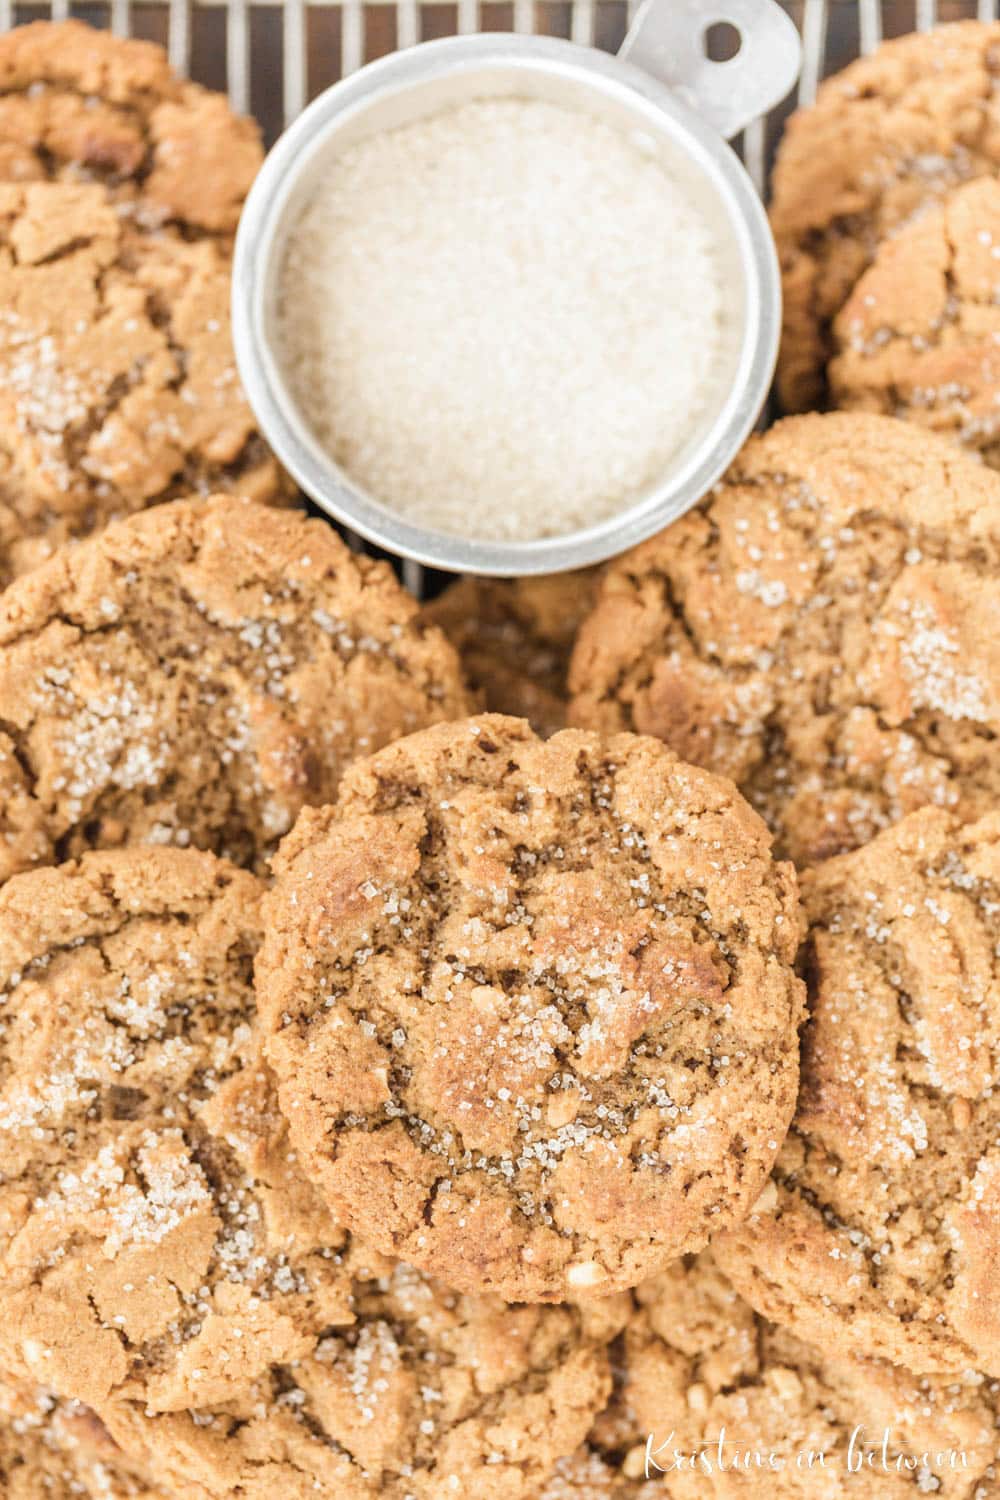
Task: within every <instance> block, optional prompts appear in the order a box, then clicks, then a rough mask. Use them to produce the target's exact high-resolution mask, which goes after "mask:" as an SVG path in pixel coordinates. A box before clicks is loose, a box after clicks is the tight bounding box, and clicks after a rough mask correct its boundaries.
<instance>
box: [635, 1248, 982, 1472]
mask: <svg viewBox="0 0 1000 1500" xmlns="http://www.w3.org/2000/svg"><path fill="white" fill-rule="evenodd" d="M635 1297H636V1310H635V1313H634V1315H633V1317H632V1319H631V1320H630V1322H629V1325H628V1327H627V1329H626V1331H625V1369H626V1373H625V1396H626V1399H627V1403H628V1408H629V1414H630V1419H631V1422H632V1424H633V1432H632V1446H631V1447H629V1448H627V1450H626V1451H625V1453H624V1455H623V1456H621V1457H620V1459H616V1460H615V1462H616V1463H620V1468H619V1472H621V1473H623V1474H624V1475H626V1476H628V1475H632V1476H635V1477H637V1478H638V1477H640V1476H642V1475H644V1474H645V1472H646V1471H647V1468H648V1472H649V1475H650V1481H651V1484H652V1487H651V1488H647V1487H646V1486H644V1485H642V1484H639V1485H638V1486H637V1490H638V1494H639V1495H640V1496H641V1495H643V1494H648V1495H649V1496H650V1500H652V1496H653V1495H655V1494H661V1493H662V1492H663V1491H664V1490H667V1491H668V1492H669V1494H670V1496H671V1500H696V1497H698V1496H705V1495H709V1496H712V1497H716V1500H808V1497H810V1496H819V1497H820V1500H847V1497H850V1496H852V1495H853V1496H858V1497H860V1500H908V1497H911V1496H913V1495H915V1494H928V1493H933V1494H935V1495H938V1496H940V1497H941V1500H986V1497H987V1496H988V1495H989V1496H993V1495H995V1494H996V1493H997V1491H996V1490H995V1489H994V1488H993V1486H994V1484H995V1482H996V1478H995V1469H994V1467H993V1465H994V1460H995V1457H996V1453H997V1429H996V1421H997V1410H998V1407H1000V1386H998V1384H997V1382H996V1381H990V1380H988V1379H985V1378H984V1377H982V1376H979V1375H975V1374H973V1373H972V1372H967V1373H966V1374H965V1375H964V1376H963V1377H962V1378H953V1377H945V1376H936V1377H935V1376H918V1375H914V1374H912V1373H911V1372H910V1371H909V1370H906V1369H902V1368H899V1367H897V1366H893V1365H891V1364H889V1363H887V1362H885V1361H880V1360H877V1359H873V1358H866V1357H864V1356H863V1355H856V1356H855V1355H849V1354H844V1353H843V1352H842V1351H839V1350H837V1349H835V1348H834V1349H831V1348H830V1347H829V1344H828V1343H827V1342H826V1341H824V1342H823V1343H822V1344H819V1345H815V1346H813V1345H809V1344H805V1343H803V1342H802V1340H800V1339H798V1338H796V1337H795V1336H794V1335H793V1334H791V1333H789V1332H788V1331H787V1330H786V1329H784V1328H781V1327H778V1326H776V1325H775V1324H773V1323H769V1322H767V1321H766V1320H765V1319H763V1318H761V1317H758V1316H756V1315H755V1314H754V1312H753V1309H752V1308H751V1307H750V1306H749V1305H748V1303H746V1302H745V1301H744V1300H743V1298H742V1297H740V1296H739V1294H738V1293H737V1292H736V1291H735V1289H734V1288H733V1286H732V1284H731V1283H730V1282H729V1281H728V1280H727V1278H726V1276H725V1275H724V1274H723V1273H722V1272H721V1271H720V1269H719V1266H718V1264H717V1263H716V1261H715V1259H714V1258H713V1256H712V1254H711V1252H708V1251H706V1252H703V1253H702V1254H701V1255H699V1256H697V1257H696V1258H690V1257H689V1258H687V1259H686V1260H679V1261H676V1262H674V1264H673V1265H671V1266H669V1267H668V1268H667V1269H666V1270H665V1271H664V1272H663V1273H662V1274H661V1275H659V1276H657V1277H655V1278H653V1279H652V1280H650V1281H648V1282H646V1283H644V1284H643V1285H642V1286H641V1287H639V1288H638V1289H637V1291H636V1294H635ZM886 1432H888V1439H887V1457H886V1462H885V1463H884V1464H883V1459H882V1451H881V1445H882V1441H883V1434H885V1433H886ZM720 1438H721V1439H722V1442H723V1448H722V1453H723V1459H724V1461H723V1463H721V1464H720V1461H719V1451H720V1450H719V1442H720ZM772 1454H773V1456H774V1457H773V1462H772V1457H771V1455H772ZM810 1454H811V1455H812V1459H811V1460H810V1458H809V1455H810ZM869 1454H871V1458H872V1462H871V1463H867V1462H859V1459H861V1458H863V1457H864V1458H867V1456H868V1455H869ZM820 1455H822V1458H821V1457H820ZM800 1456H801V1457H800ZM899 1457H902V1458H903V1462H902V1463H900V1464H899V1465H897V1464H896V1462H895V1460H896V1459H897V1458H899Z"/></svg>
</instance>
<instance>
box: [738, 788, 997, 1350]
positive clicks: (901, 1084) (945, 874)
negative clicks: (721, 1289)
mask: <svg viewBox="0 0 1000 1500" xmlns="http://www.w3.org/2000/svg"><path fill="white" fill-rule="evenodd" d="M803 893H804V897H805V903H806V913H807V917H808V921H809V936H808V940H807V943H806V946H805V949H804V963H805V971H806V974H807V977H808V983H809V990H810V1019H809V1023H808V1025H807V1027H806V1030H805V1033H804V1039H803V1053H802V1092H801V1095H800V1098H799V1104H798V1109H797V1112H796V1116H795V1120H794V1122H793V1125H792V1130H791V1132H790V1134H789V1136H788V1139H787V1141H786V1142H785V1144H784V1146H783V1147H782V1150H781V1152H780V1154H779V1156H778V1160H777V1163H776V1166H775V1171H774V1178H773V1181H772V1183H771V1184H770V1186H769V1189H768V1195H767V1197H766V1199H765V1200H764V1201H763V1202H762V1203H761V1204H760V1205H759V1208H758V1210H757V1211H755V1213H754V1214H753V1215H751V1217H750V1219H749V1220H748V1221H747V1222H746V1224H745V1225H744V1226H742V1227H741V1228H739V1229H738V1230H735V1231H733V1232H732V1233H730V1234H728V1235H723V1236H721V1237H720V1239H719V1240H718V1241H717V1242H716V1250H717V1254H718V1256H719V1258H720V1260H721V1262H722V1264H723V1265H724V1266H725V1268H726V1269H727V1270H728V1272H729V1273H730V1274H731V1276H732V1277H733V1279H734V1281H735V1282H736V1284H737V1285H738V1287H739V1288H740V1290H741V1291H742V1292H743V1293H744V1294H745V1295H746V1296H747V1297H748V1298H749V1299H750V1301H752V1302H753V1303H754V1305H755V1306H757V1307H758V1308H759V1309H760V1311H761V1312H763V1313H765V1314H766V1315H767V1316H769V1317H772V1318H775V1319H776V1320H777V1321H779V1322H781V1323H785V1324H788V1325H789V1326H790V1327H791V1328H793V1329H794V1330H795V1331H797V1332H798V1333H800V1334H801V1335H802V1337H803V1338H807V1339H810V1340H811V1341H814V1342H822V1343H823V1344H824V1346H825V1347H827V1348H831V1349H839V1350H844V1351H848V1352H856V1353H875V1354H879V1355H882V1356H883V1357H885V1358H886V1359H890V1360H893V1361H895V1362H897V1363H899V1364H905V1365H907V1366H909V1367H910V1368H911V1369H914V1370H922V1371H943V1372H947V1371H954V1372H961V1371H963V1370H967V1369H979V1370H985V1371H987V1372H988V1373H989V1374H992V1375H1000V1302H998V1299H997V1294H996V1288H997V1276H998V1267H1000V1093H998V1076H1000V997H998V988H997V952H998V945H1000V817H998V815H997V814H996V813H995V812H994V813H990V814H989V815H987V816H986V817H985V818H983V819H982V820H981V821H979V822H977V823H974V824H961V823H960V822H959V821H958V820H957V819H955V818H954V817H952V816H951V815H949V814H947V813H945V812H942V811H941V810H939V809H935V808H927V809H924V810H923V811H921V812H917V813H914V814H912V815H911V816H910V817H908V818H906V819H904V821H903V822H901V823H899V824H897V825H896V827H895V828H892V829H889V830H888V831H887V832H885V833H883V834H881V835H880V836H879V837H878V838H876V839H874V840H873V841H872V842H871V843H870V844H868V845H866V847H865V848H863V849H859V850H856V851H855V852H853V853H851V854H846V855H843V856H841V857H840V858H839V859H835V860H831V861H828V862H827V863H825V864H824V865H821V866H820V867H818V869H817V870H815V871H812V872H810V873H809V874H808V875H807V876H806V877H805V878H804V882H803Z"/></svg>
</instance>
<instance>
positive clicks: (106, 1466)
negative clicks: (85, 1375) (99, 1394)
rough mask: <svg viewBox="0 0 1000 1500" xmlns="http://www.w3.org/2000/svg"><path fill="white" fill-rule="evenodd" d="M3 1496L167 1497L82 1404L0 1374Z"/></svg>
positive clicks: (51, 1499)
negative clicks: (22, 1387) (24, 1388)
mask: <svg viewBox="0 0 1000 1500" xmlns="http://www.w3.org/2000/svg"><path fill="white" fill-rule="evenodd" d="M0 1492H2V1494H3V1496H4V1500H81V1497H82V1500H169V1497H168V1496H167V1495H166V1493H165V1491H163V1490H162V1489H160V1487H159V1486H158V1485H156V1484H154V1483H153V1482H152V1481H151V1480H150V1478H149V1476H148V1475H145V1474H142V1473H141V1472H139V1471H138V1470H137V1469H136V1468H135V1466H134V1465H132V1464H131V1463H129V1461H128V1460H127V1459H126V1458H125V1456H124V1454H123V1453H122V1451H121V1449H120V1448H119V1447H118V1446H117V1444H116V1443H114V1442H113V1441H112V1439H111V1437H110V1435H109V1434H108V1433H107V1431H106V1430H105V1429H104V1428H103V1427H102V1424H101V1423H100V1422H99V1421H98V1420H97V1418H96V1417H95V1416H94V1414H93V1413H92V1412H91V1411H89V1410H88V1409H87V1408H81V1407H79V1406H78V1405H77V1404H76V1403H75V1402H62V1401H58V1400H57V1399H56V1398H55V1397H52V1396H49V1395H47V1394H45V1393H44V1392H38V1393H37V1394H33V1395H31V1396H28V1395H26V1394H23V1393H21V1392H19V1391H15V1390H14V1389H13V1387H11V1386H10V1385H8V1384H6V1383H5V1382H4V1381H3V1380H2V1379H0Z"/></svg>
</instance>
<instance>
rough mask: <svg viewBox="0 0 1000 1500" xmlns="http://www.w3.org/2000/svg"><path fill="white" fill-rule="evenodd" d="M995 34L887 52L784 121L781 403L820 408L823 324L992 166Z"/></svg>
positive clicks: (956, 35) (958, 28) (991, 27)
mask: <svg viewBox="0 0 1000 1500" xmlns="http://www.w3.org/2000/svg"><path fill="white" fill-rule="evenodd" d="M998 72H1000V25H997V24H996V23H995V22H993V23H988V22H987V23H981V22H977V21H965V22H960V23H959V24H957V25H952V26H936V27H933V28H932V29H931V30H930V31H921V32H913V33H911V34H909V35H907V36H902V37H896V38H894V39H893V40H891V41H887V42H884V43H883V44H882V46H880V47H878V48H877V49H876V50H875V52H873V53H872V54H871V55H870V56H868V57H862V58H859V59H858V60H857V61H856V62H854V63H852V64H851V65H850V66H849V67H847V68H844V69H843V71H842V72H839V73H836V74H834V76H833V77H831V78H829V79H827V80H826V81H825V82H824V83H823V84H822V86H821V87H820V90H819V93H818V95H817V98H816V103H815V104H814V105H812V106H810V107H808V108H806V109H801V110H799V111H798V112H797V113H796V114H795V115H793V116H792V118H791V120H790V121H789V123H788V126H787V128H786V130H785V132H784V135H783V137H782V141H781V146H780V149H779V151H778V158H777V162H776V164H775V171H774V184H773V197H772V201H771V205H770V210H769V213H770V219H771V227H772V229H773V230H774V235H775V239H776V241H777V246H778V254H779V256H780V259H781V268H782V292H783V299H784V308H783V329H782V338H781V353H780V356H779V362H778V389H779V393H780V396H781V400H782V404H783V405H784V407H785V409H786V410H789V411H805V410H807V409H808V408H809V407H813V406H818V405H820V404H821V402H822V400H823V397H824V395H825V392H826V365H827V362H828V360H829V359H830V356H831V353H832V346H831V336H830V334H831V323H832V321H833V319H834V318H836V316H837V314H838V313H839V311H840V309H841V308H842V307H843V306H844V303H845V302H846V301H847V299H848V297H849V296H850V295H851V292H852V290H853V288H854V286H855V285H856V283H857V281H858V279H859V277H860V276H861V275H862V274H863V273H864V271H865V269H866V267H867V266H868V265H869V264H870V263H871V260H872V257H873V256H874V255H875V254H876V251H877V248H878V246H879V245H880V243H881V242H883V241H885V240H886V239H887V238H888V237H889V236H891V235H892V234H893V233H894V232H895V231H896V230H897V229H899V228H900V227H901V226H902V225H905V224H907V222H908V221H910V220H911V219H914V218H915V217H916V216H917V215H918V214H919V213H920V212H921V211H922V210H923V209H924V208H925V207H926V206H927V205H928V204H929V203H932V202H933V201H934V200H935V199H937V198H940V197H941V196H943V195H944V194H945V193H948V192H949V191H950V190H951V189H952V188H954V187H956V186H957V185H958V184H959V183H962V182H965V181H967V180H968V179H970V178H973V177H983V176H985V177H994V176H995V175H996V172H997V167H998V165H1000V129H998V124H1000V92H998V89H997V78H998Z"/></svg>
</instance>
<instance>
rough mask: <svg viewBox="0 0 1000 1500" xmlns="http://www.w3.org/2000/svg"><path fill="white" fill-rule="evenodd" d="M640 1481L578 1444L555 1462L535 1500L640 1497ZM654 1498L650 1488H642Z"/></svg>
mask: <svg viewBox="0 0 1000 1500" xmlns="http://www.w3.org/2000/svg"><path fill="white" fill-rule="evenodd" d="M644 1491H645V1486H644V1484H643V1483H642V1482H636V1481H633V1480H630V1479H626V1478H625V1476H624V1475H623V1474H622V1473H621V1471H620V1470H618V1469H617V1468H613V1467H612V1466H611V1465H610V1464H608V1463H606V1462H605V1460H604V1459H603V1458H602V1457H601V1455H600V1454H599V1453H595V1452H594V1451H593V1450H592V1449H590V1448H586V1447H584V1448H578V1449H577V1451H576V1452H575V1453H571V1454H570V1456H569V1457H568V1458H562V1459H560V1460H559V1462H558V1463H557V1464H556V1467H555V1469H554V1470H553V1473H552V1477H551V1479H549V1481H548V1483H547V1484H546V1485H545V1486H544V1488H543V1489H541V1490H539V1491H538V1493H537V1495H536V1496H535V1497H534V1500H642V1495H643V1493H644ZM645 1493H646V1494H648V1496H649V1500H655V1496H654V1494H653V1491H652V1490H649V1491H645Z"/></svg>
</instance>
